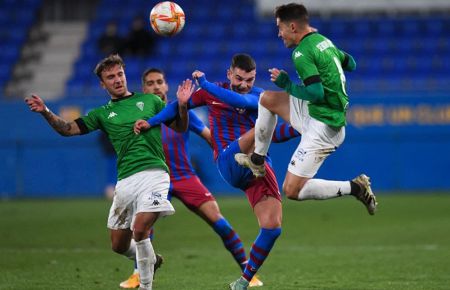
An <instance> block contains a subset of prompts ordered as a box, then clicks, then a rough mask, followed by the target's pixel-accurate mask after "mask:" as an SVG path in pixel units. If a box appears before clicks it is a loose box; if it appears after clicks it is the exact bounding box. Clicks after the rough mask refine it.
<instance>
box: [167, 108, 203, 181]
mask: <svg viewBox="0 0 450 290" xmlns="http://www.w3.org/2000/svg"><path fill="white" fill-rule="evenodd" d="M204 128H205V124H203V122H202V121H201V120H200V119H199V118H198V117H197V115H195V113H194V112H193V111H189V127H188V130H187V131H186V132H184V133H178V132H175V131H174V130H172V129H170V128H169V127H167V126H166V125H163V124H161V133H162V143H163V149H164V155H165V156H166V163H167V166H169V169H170V179H171V180H182V179H187V178H191V177H192V176H195V175H196V173H195V170H194V168H193V167H192V164H191V161H190V157H191V155H190V154H189V133H190V131H192V132H194V133H196V134H197V135H200V134H201V132H202V131H203V129H204Z"/></svg>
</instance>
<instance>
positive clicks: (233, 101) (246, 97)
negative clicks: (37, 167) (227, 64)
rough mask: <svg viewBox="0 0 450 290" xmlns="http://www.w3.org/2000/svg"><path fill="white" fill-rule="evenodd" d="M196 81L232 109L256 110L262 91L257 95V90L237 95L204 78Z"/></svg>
mask: <svg viewBox="0 0 450 290" xmlns="http://www.w3.org/2000/svg"><path fill="white" fill-rule="evenodd" d="M198 81H199V84H200V86H201V87H202V88H203V89H204V90H206V91H207V92H208V93H210V94H212V95H213V96H215V97H216V98H218V99H219V100H221V101H223V102H225V103H226V104H228V105H230V106H232V107H236V108H243V109H253V110H256V109H258V101H259V94H260V93H261V92H262V91H263V90H262V89H261V92H259V93H257V92H258V91H257V90H252V91H251V93H249V94H239V93H236V92H233V91H232V90H229V89H225V88H222V87H220V86H218V85H217V84H213V83H210V82H208V81H207V80H206V78H205V76H202V77H200V78H199V79H198Z"/></svg>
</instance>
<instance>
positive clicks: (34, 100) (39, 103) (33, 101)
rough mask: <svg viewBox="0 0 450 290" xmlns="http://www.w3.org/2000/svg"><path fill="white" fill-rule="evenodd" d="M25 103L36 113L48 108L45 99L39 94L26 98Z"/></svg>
mask: <svg viewBox="0 0 450 290" xmlns="http://www.w3.org/2000/svg"><path fill="white" fill-rule="evenodd" d="M25 103H26V104H27V105H28V107H29V108H30V110H31V111H33V112H36V113H42V112H44V111H47V110H48V109H47V106H46V105H45V103H44V101H43V100H42V99H41V98H40V97H39V96H38V95H34V94H32V95H31V97H27V98H25Z"/></svg>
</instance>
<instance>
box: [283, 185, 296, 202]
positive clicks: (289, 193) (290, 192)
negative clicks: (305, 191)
mask: <svg viewBox="0 0 450 290" xmlns="http://www.w3.org/2000/svg"><path fill="white" fill-rule="evenodd" d="M283 192H284V194H285V195H286V197H287V198H289V199H294V200H298V193H299V192H300V188H299V187H298V186H296V185H294V184H289V183H284V184H283Z"/></svg>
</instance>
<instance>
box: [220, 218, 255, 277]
mask: <svg viewBox="0 0 450 290" xmlns="http://www.w3.org/2000/svg"><path fill="white" fill-rule="evenodd" d="M212 227H213V229H214V231H215V232H216V233H217V234H218V235H219V236H220V238H221V239H222V241H223V245H224V246H225V248H226V249H227V250H228V251H229V252H230V253H231V255H232V256H233V258H234V259H235V260H236V262H237V263H238V265H239V267H241V270H242V271H244V268H245V265H246V262H247V256H246V254H245V249H244V245H243V244H242V241H241V239H240V238H239V235H238V234H237V233H236V232H235V231H234V230H233V228H232V227H231V225H230V224H229V223H228V221H227V220H226V219H225V218H223V217H222V218H220V219H219V220H218V221H216V222H215V223H214V224H213V225H212Z"/></svg>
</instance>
